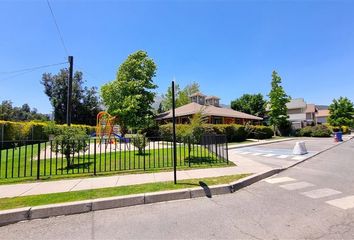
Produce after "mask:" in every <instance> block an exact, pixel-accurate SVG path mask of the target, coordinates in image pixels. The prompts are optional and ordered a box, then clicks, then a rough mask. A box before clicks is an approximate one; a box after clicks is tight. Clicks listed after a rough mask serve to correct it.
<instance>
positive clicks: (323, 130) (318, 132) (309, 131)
mask: <svg viewBox="0 0 354 240" xmlns="http://www.w3.org/2000/svg"><path fill="white" fill-rule="evenodd" d="M331 134H332V131H331V130H330V129H329V128H328V127H327V126H325V125H317V126H314V127H311V126H307V127H304V128H302V129H301V130H300V131H299V136H300V137H330V136H331Z"/></svg>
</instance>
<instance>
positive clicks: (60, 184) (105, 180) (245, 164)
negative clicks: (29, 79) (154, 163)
mask: <svg viewBox="0 0 354 240" xmlns="http://www.w3.org/2000/svg"><path fill="white" fill-rule="evenodd" d="M296 141H298V139H297V140H292V141H287V142H282V143H273V144H267V145H264V146H257V149H258V150H257V151H258V153H259V152H261V150H259V149H263V152H264V154H263V155H261V154H259V155H254V154H253V155H252V154H248V153H251V152H250V151H251V150H249V149H247V148H245V149H242V148H241V149H236V150H235V149H234V150H230V152H229V159H230V161H232V162H234V163H235V164H236V165H237V166H235V167H225V168H209V169H194V170H183V171H178V173H177V179H179V180H184V179H193V178H206V177H218V176H227V175H235V174H242V173H259V172H263V171H268V170H271V169H274V168H278V167H287V166H290V165H291V164H294V163H295V162H298V161H302V160H304V159H306V158H309V157H311V156H312V155H313V154H315V153H317V152H318V151H322V150H324V149H327V148H329V147H331V146H333V145H335V144H336V143H334V142H333V140H332V139H312V138H311V139H304V141H305V142H306V144H307V146H308V150H312V151H311V153H310V154H307V155H304V156H300V157H299V156H298V157H295V156H292V157H291V159H290V158H289V159H287V158H284V157H283V158H279V156H284V154H283V153H284V151H288V152H289V151H291V149H292V147H293V146H294V144H295V142H296ZM277 149H278V150H277ZM279 149H282V150H281V151H282V152H281V153H282V155H279V156H276V155H275V154H274V153H272V154H270V153H269V152H274V151H279ZM245 152H248V153H247V154H245ZM254 153H255V152H254ZM164 181H173V173H172V172H159V173H145V174H131V175H115V176H108V177H92V178H82V179H79V178H78V179H70V180H58V181H49V182H35V183H25V184H12V185H0V198H4V197H17V196H29V195H38V194H48V193H58V192H70V191H79V190H89V189H97V188H107V187H117V186H127V185H134V184H143V183H154V182H164Z"/></svg>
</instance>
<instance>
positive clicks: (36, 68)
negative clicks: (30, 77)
mask: <svg viewBox="0 0 354 240" xmlns="http://www.w3.org/2000/svg"><path fill="white" fill-rule="evenodd" d="M62 64H67V62H62V63H55V64H49V65H43V66H39V67H33V68H26V69H21V70H16V71H11V72H5V73H11V74H12V75H10V76H7V77H5V78H3V79H1V80H0V82H3V81H5V80H8V79H12V78H15V77H18V76H21V75H24V74H27V73H31V72H34V71H36V70H38V69H43V68H47V67H51V66H58V65H62Z"/></svg>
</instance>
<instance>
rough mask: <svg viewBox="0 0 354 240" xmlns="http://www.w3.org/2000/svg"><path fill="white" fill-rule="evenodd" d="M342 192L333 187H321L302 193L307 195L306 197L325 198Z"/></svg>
mask: <svg viewBox="0 0 354 240" xmlns="http://www.w3.org/2000/svg"><path fill="white" fill-rule="evenodd" d="M340 193H342V192H339V191H337V190H334V189H331V188H321V189H316V190H312V191H308V192H303V193H301V194H303V195H305V196H306V197H309V198H315V199H317V198H323V197H329V196H333V195H336V194H340Z"/></svg>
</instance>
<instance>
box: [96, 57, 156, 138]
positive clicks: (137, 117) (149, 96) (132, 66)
mask: <svg viewBox="0 0 354 240" xmlns="http://www.w3.org/2000/svg"><path fill="white" fill-rule="evenodd" d="M155 74H156V65H155V63H154V61H153V60H152V59H151V58H149V57H148V55H147V53H146V52H144V51H137V52H135V53H133V54H131V55H129V56H128V58H127V59H126V60H125V61H124V63H122V65H121V66H120V67H119V70H118V73H117V78H116V80H114V81H112V82H109V83H107V84H105V85H103V86H102V87H101V96H102V99H103V102H104V104H105V106H106V107H107V108H108V112H109V113H110V114H111V115H113V116H116V117H117V121H118V124H119V125H120V127H121V134H122V135H123V136H124V135H125V134H126V133H127V129H128V127H130V128H132V129H143V128H144V127H146V126H148V125H149V124H150V123H151V121H152V120H153V112H152V107H151V105H152V103H153V102H154V97H155V93H154V92H153V90H154V89H156V87H157V86H156V85H155V84H154V82H153V79H152V78H153V77H155Z"/></svg>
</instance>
